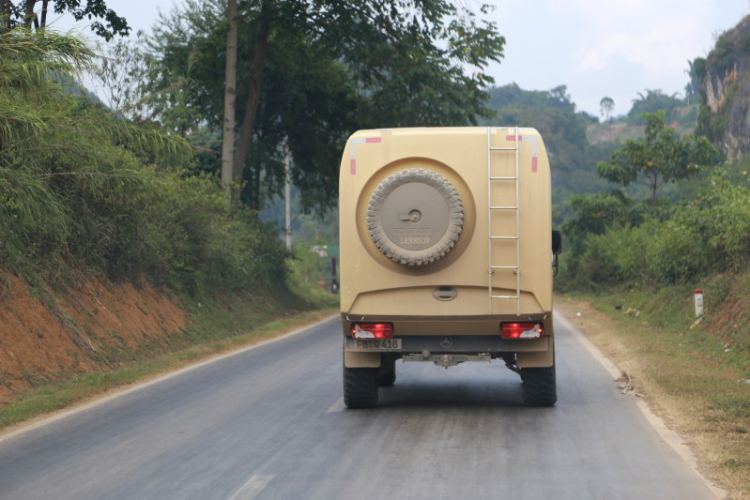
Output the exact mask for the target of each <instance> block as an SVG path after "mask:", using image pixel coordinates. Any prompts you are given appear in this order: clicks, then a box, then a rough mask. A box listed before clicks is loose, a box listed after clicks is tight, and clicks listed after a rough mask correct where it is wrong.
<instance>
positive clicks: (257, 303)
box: [0, 275, 332, 429]
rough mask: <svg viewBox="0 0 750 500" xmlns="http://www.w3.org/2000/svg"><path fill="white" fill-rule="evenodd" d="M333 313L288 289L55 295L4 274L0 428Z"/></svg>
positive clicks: (82, 290)
mask: <svg viewBox="0 0 750 500" xmlns="http://www.w3.org/2000/svg"><path fill="white" fill-rule="evenodd" d="M331 299H332V298H329V299H328V302H331ZM328 305H329V306H330V305H332V304H328ZM330 314H331V310H330V309H327V308H326V305H325V303H322V302H321V301H320V300H318V301H316V302H312V301H306V300H303V299H301V298H300V297H299V296H298V295H295V294H293V293H291V292H289V291H288V290H287V289H286V288H285V287H279V288H278V289H275V290H274V289H264V290H258V291H257V292H256V293H245V294H228V295H226V296H222V297H210V298H203V299H200V300H197V299H190V298H184V297H178V296H177V295H175V294H174V293H172V292H170V291H169V290H166V289H156V288H154V287H152V286H151V285H149V284H148V283H146V282H142V283H138V284H132V283H121V284H114V283H112V282H108V281H105V280H101V279H97V278H93V277H89V278H86V279H79V280H77V281H76V282H75V283H74V284H71V285H64V284H58V285H57V286H56V287H55V290H52V289H51V288H49V287H45V288H41V289H40V288H38V287H30V286H29V285H27V284H26V283H25V282H24V281H23V280H22V279H20V278H18V277H16V276H13V275H4V276H2V279H0V429H2V428H4V427H7V426H9V425H12V424H15V423H18V422H22V421H25V420H28V419H29V418H33V417H36V416H39V415H42V414H45V413H48V412H51V411H56V410H59V409H62V408H65V407H67V406H69V405H71V404H74V403H77V402H80V401H82V400H85V399H89V398H91V397H94V396H97V395H99V394H102V393H104V392H105V391H107V390H110V389H113V388H117V387H120V386H122V385H126V384H129V383H133V382H136V381H140V380H143V379H144V378H148V377H151V376H154V375H156V374H159V373H163V372H166V371H170V370H174V369H177V368H180V367H183V366H185V365H187V364H189V363H192V362H195V361H197V360H200V359H204V358H207V357H210V356H212V355H216V354H219V353H222V352H226V351H228V350H231V349H234V348H238V347H240V346H244V345H249V344H253V343H255V342H259V341H261V340H265V339H267V338H271V337H274V336H277V335H281V334H283V333H285V332H287V331H291V330H293V329H295V328H297V327H299V326H301V325H303V324H306V323H310V322H314V321H317V320H318V319H320V318H322V317H324V316H326V315H330Z"/></svg>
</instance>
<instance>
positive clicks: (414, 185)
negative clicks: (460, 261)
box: [367, 168, 464, 266]
mask: <svg viewBox="0 0 750 500" xmlns="http://www.w3.org/2000/svg"><path fill="white" fill-rule="evenodd" d="M463 224H464V207H463V203H462V202H461V197H460V196H459V194H458V191H456V188H454V187H453V185H452V184H451V183H450V182H448V180H446V179H445V178H444V177H442V176H441V175H439V174H437V173H435V172H433V171H431V170H425V169H422V168H412V169H407V170H402V171H400V172H396V173H395V174H393V175H391V176H390V177H388V178H387V179H385V180H384V181H383V182H381V183H380V185H379V186H378V187H377V188H376V189H375V191H374V192H373V194H372V197H371V198H370V202H369V203H368V205H367V230H368V232H369V233H370V238H372V242H373V243H374V244H375V246H376V247H377V248H378V250H380V251H381V252H382V253H383V255H385V256H386V257H388V258H389V259H391V260H393V261H394V262H398V263H399V264H403V265H406V266H425V265H427V264H430V263H432V262H436V261H438V260H440V259H442V258H443V257H445V256H446V255H447V254H448V253H449V252H450V251H451V250H452V249H453V247H454V246H455V245H456V242H457V241H458V238H459V236H461V230H462V229H463Z"/></svg>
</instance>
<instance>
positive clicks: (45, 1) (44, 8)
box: [39, 0, 49, 28]
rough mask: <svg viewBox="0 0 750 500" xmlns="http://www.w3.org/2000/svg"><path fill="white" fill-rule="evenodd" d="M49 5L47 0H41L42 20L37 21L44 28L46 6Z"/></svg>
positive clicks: (45, 23) (45, 24)
mask: <svg viewBox="0 0 750 500" xmlns="http://www.w3.org/2000/svg"><path fill="white" fill-rule="evenodd" d="M48 6H49V0H43V1H42V22H40V23H39V26H40V27H42V28H44V27H45V26H47V7H48Z"/></svg>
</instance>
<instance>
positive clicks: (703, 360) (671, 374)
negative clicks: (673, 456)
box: [555, 296, 750, 499]
mask: <svg viewBox="0 0 750 500" xmlns="http://www.w3.org/2000/svg"><path fill="white" fill-rule="evenodd" d="M555 301H556V302H555V307H556V308H557V309H558V310H560V312H562V313H563V315H564V316H565V317H566V318H567V319H568V320H570V321H571V322H572V323H573V324H574V325H575V326H576V327H577V328H578V329H579V330H581V331H582V332H583V333H584V335H585V336H586V337H587V338H588V339H589V340H590V341H591V342H592V343H593V344H594V345H595V346H596V347H597V348H598V349H599V350H600V351H601V352H602V353H603V354H604V355H605V356H606V357H607V358H608V359H609V360H610V361H612V362H613V363H614V364H615V365H616V367H617V369H618V370H619V371H620V372H622V375H623V376H622V378H621V379H620V383H621V386H622V387H623V389H624V390H626V391H627V392H629V393H630V394H631V395H632V396H634V397H637V398H639V399H641V400H643V401H645V402H646V403H647V404H648V407H649V409H650V410H651V411H652V412H653V413H654V414H656V415H657V416H658V417H659V418H660V419H661V420H662V421H663V422H664V423H665V424H666V426H667V427H668V428H669V429H671V430H673V431H676V432H677V433H679V435H681V436H682V437H683V440H684V442H686V444H687V445H688V446H689V447H690V449H691V450H692V451H693V454H694V455H695V457H696V458H697V467H698V469H699V470H700V472H701V473H702V474H703V476H704V477H706V478H708V479H709V480H710V481H712V482H713V483H715V484H716V485H717V486H718V487H720V488H722V489H724V490H725V491H727V498H730V499H750V408H749V407H746V406H745V405H746V404H747V402H748V401H750V384H749V383H746V379H743V378H742V377H743V375H744V374H743V373H742V372H738V371H737V370H733V369H730V368H728V367H727V366H725V365H723V364H722V363H721V360H720V358H717V357H718V356H720V355H721V353H714V352H707V351H708V349H706V348H705V346H704V344H703V342H706V343H709V344H710V343H711V341H712V340H715V339H710V338H705V337H706V336H707V334H704V333H703V332H701V331H698V330H697V329H696V330H693V329H689V328H688V329H687V331H684V332H679V331H678V332H674V331H668V330H667V329H663V328H659V327H655V326H653V325H650V324H648V323H647V322H645V321H644V320H643V319H641V317H640V313H639V311H637V310H633V309H630V308H627V307H626V306H618V307H619V308H618V309H615V307H611V312H606V313H605V312H603V311H602V309H603V308H605V307H606V309H605V310H607V309H608V308H609V307H610V306H602V304H601V303H597V306H596V307H594V306H593V305H592V303H591V302H589V301H587V300H584V299H581V298H571V297H567V296H556V298H555ZM701 337H704V338H701Z"/></svg>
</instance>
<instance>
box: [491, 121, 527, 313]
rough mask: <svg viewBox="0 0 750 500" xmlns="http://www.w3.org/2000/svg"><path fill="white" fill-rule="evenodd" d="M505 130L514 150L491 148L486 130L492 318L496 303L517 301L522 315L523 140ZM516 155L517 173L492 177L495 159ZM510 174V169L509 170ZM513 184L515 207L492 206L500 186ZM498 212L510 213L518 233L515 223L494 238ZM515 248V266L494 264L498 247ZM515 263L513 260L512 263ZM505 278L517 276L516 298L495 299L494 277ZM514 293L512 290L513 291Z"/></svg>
mask: <svg viewBox="0 0 750 500" xmlns="http://www.w3.org/2000/svg"><path fill="white" fill-rule="evenodd" d="M499 130H500V131H502V130H508V131H509V132H511V131H513V136H509V137H506V138H505V139H506V140H510V139H511V137H512V139H513V141H514V145H513V147H492V130H491V128H490V127H487V179H488V180H487V205H488V207H489V209H488V214H487V234H488V236H489V247H488V250H489V252H488V255H489V257H488V258H489V297H490V299H489V307H490V314H492V312H493V309H492V304H493V301H496V300H515V301H516V315H520V314H521V239H520V237H521V234H520V229H521V224H520V210H519V202H520V196H519V195H520V189H519V185H518V172H519V155H518V151H519V148H518V146H519V144H518V143H519V142H520V141H521V136H520V135H519V132H518V127H515V128H513V129H510V128H509V129H499ZM511 151H512V152H514V154H515V172H513V173H511V172H507V175H496V174H495V173H493V170H492V159H493V156H494V155H505V154H508V152H511ZM508 170H510V169H508ZM507 183H512V184H513V186H512V188H515V189H514V190H515V200H514V202H513V203H512V204H510V203H500V204H498V203H499V202H498V201H497V200H495V201H494V203H493V196H492V194H493V192H494V191H496V190H498V189H499V187H498V186H500V185H502V184H507ZM498 212H505V213H507V212H510V213H511V214H513V215H514V216H515V217H513V216H511V217H512V218H513V219H515V231H513V229H514V228H513V223H512V222H511V223H510V224H507V223H504V224H503V227H502V229H497V231H501V234H495V231H496V229H495V228H494V226H493V224H492V221H493V214H497V213H498ZM513 244H515V263H512V262H504V263H503V265H498V264H497V263H494V262H493V260H492V256H493V254H494V253H495V252H496V251H497V247H498V246H500V245H505V246H508V245H513ZM511 260H512V259H511ZM496 273H497V274H499V275H506V276H507V274H506V273H513V274H514V275H515V292H516V293H515V295H495V290H494V289H495V288H496V287H495V286H494V278H495V275H496ZM504 288H505V289H506V290H508V287H507V286H506V287H504ZM511 290H512V289H511Z"/></svg>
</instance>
